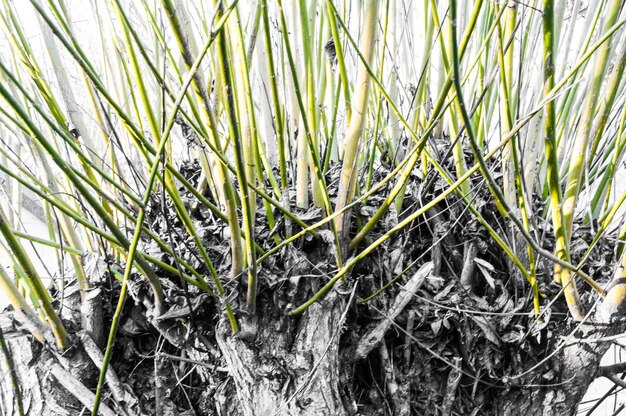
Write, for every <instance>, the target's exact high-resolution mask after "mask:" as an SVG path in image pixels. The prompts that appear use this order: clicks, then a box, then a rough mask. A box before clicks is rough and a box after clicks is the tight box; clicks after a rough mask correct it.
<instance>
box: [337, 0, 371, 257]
mask: <svg viewBox="0 0 626 416" xmlns="http://www.w3.org/2000/svg"><path fill="white" fill-rule="evenodd" d="M378 5H379V2H378V1H377V0H369V1H367V2H366V3H365V5H364V8H365V16H364V18H363V22H364V23H363V25H364V26H363V29H362V33H361V40H360V45H359V50H360V51H362V52H361V53H362V54H363V57H364V60H365V62H367V63H371V62H372V60H373V56H374V49H375V39H376V29H377V28H376V22H377V19H378ZM356 85H357V86H358V88H357V90H356V94H355V96H354V97H353V107H352V109H353V113H352V116H351V118H350V124H349V126H348V130H347V132H346V138H345V145H344V155H343V164H342V168H341V174H340V175H341V176H340V179H339V190H338V196H337V202H336V204H335V211H339V210H341V209H342V208H343V207H344V206H345V205H347V204H348V203H350V202H351V201H352V199H353V198H354V191H355V184H356V179H357V176H358V172H357V170H358V166H357V164H358V149H359V145H360V142H361V136H362V134H363V129H364V125H365V121H364V116H365V114H366V111H367V102H368V99H369V86H370V75H369V72H368V70H367V68H365V65H363V64H362V63H361V62H359V68H358V74H357V81H356ZM335 229H336V230H337V234H338V236H339V239H340V241H341V245H340V250H342V251H343V252H344V253H345V250H346V248H347V241H346V240H347V237H348V232H349V230H350V212H349V211H348V212H347V213H345V214H344V215H342V216H340V217H338V218H337V219H336V220H335Z"/></svg>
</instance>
